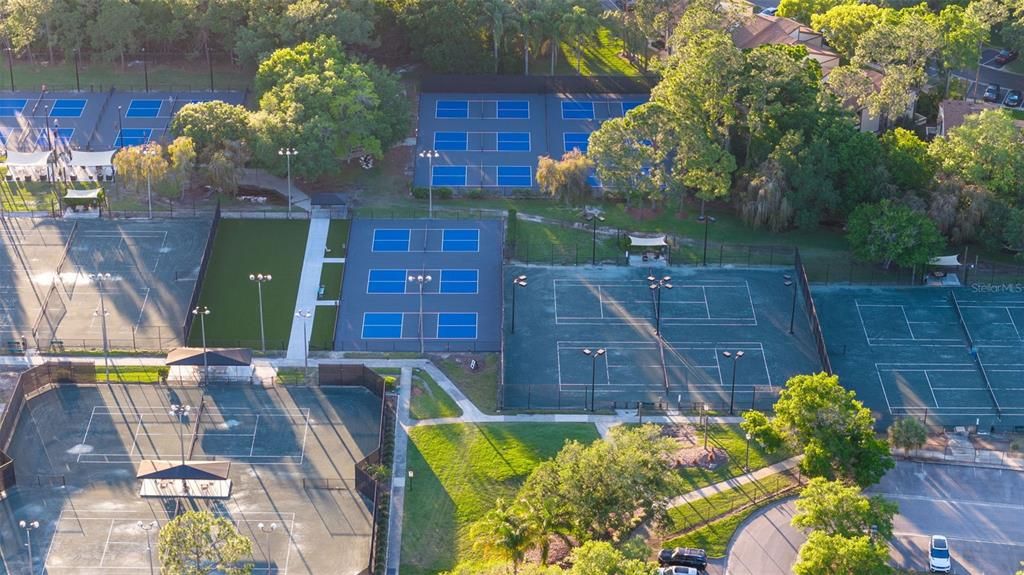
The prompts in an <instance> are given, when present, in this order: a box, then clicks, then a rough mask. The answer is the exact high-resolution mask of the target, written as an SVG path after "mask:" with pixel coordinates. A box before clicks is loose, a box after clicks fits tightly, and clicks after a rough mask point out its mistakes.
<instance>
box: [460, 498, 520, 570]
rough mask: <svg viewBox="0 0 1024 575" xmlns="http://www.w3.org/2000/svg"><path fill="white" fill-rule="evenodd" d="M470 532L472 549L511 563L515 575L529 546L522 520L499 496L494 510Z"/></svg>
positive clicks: (474, 525)
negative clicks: (489, 553)
mask: <svg viewBox="0 0 1024 575" xmlns="http://www.w3.org/2000/svg"><path fill="white" fill-rule="evenodd" d="M471 533H472V536H473V540H474V544H473V545H474V546H475V547H477V548H479V549H481V550H482V551H491V552H497V553H500V554H502V555H504V556H505V558H506V559H508V560H509V561H511V562H512V573H513V574H517V573H519V564H520V563H522V561H523V557H525V556H526V550H527V549H529V548H530V547H531V545H532V544H533V542H532V540H531V537H530V529H529V526H528V525H527V522H526V520H525V519H523V518H522V517H521V516H520V515H519V514H518V513H517V512H516V511H515V510H514V509H513V508H512V505H510V504H509V503H508V502H507V501H505V499H503V498H501V497H499V498H498V499H497V500H496V501H495V502H494V509H492V510H490V511H488V512H487V515H484V516H483V518H482V519H480V520H479V521H477V522H476V523H474V524H473V527H472V531H471Z"/></svg>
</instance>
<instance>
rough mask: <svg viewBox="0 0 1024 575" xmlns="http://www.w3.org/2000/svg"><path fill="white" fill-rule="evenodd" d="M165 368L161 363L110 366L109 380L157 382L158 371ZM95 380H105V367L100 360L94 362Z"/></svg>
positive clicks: (158, 379) (158, 378)
mask: <svg viewBox="0 0 1024 575" xmlns="http://www.w3.org/2000/svg"><path fill="white" fill-rule="evenodd" d="M166 369H167V368H166V367H164V366H162V365H141V366H138V365H135V366H125V365H122V366H116V365H111V366H110V381H119V382H127V383H157V382H159V381H160V372H161V371H163V370H166ZM96 381H106V368H105V367H104V366H103V363H102V362H97V364H96Z"/></svg>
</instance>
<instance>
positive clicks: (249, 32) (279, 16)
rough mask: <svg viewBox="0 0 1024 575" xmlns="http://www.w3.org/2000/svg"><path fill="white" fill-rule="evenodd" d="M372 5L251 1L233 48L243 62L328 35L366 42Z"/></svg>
mask: <svg viewBox="0 0 1024 575" xmlns="http://www.w3.org/2000/svg"><path fill="white" fill-rule="evenodd" d="M373 24H374V17H373V4H372V3H368V2H363V1H351V0H292V1H290V2H280V1H276V0H270V1H254V2H251V3H250V4H249V5H248V11H247V14H246V21H245V26H244V27H242V28H241V29H239V30H238V31H237V32H236V35H235V45H234V51H235V53H236V54H238V57H239V58H240V59H241V60H242V61H243V62H246V63H255V62H257V61H259V60H262V59H263V58H265V57H266V56H268V55H269V54H271V53H272V52H273V51H274V50H277V49H279V48H284V47H287V46H293V45H295V44H301V43H303V42H313V41H315V40H316V39H317V38H320V37H321V36H328V37H330V38H332V39H333V40H334V41H335V42H337V43H338V44H341V45H354V44H355V45H369V44H370V43H371V39H372V37H373Z"/></svg>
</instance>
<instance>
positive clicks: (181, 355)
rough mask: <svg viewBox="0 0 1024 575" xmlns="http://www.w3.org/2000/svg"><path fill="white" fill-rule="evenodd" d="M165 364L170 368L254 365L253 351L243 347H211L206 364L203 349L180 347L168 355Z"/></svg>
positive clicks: (207, 350) (207, 351)
mask: <svg viewBox="0 0 1024 575" xmlns="http://www.w3.org/2000/svg"><path fill="white" fill-rule="evenodd" d="M164 363H165V364H166V365H169V366H193V367H195V366H203V365H208V366H210V367H245V366H248V365H250V364H251V363H252V350H250V349H245V348H241V347H227V348H216V347H211V348H207V349H206V361H205V362H204V361H203V348H201V347H179V348H176V349H172V350H171V352H170V353H168V354H167V359H166V360H165V361H164Z"/></svg>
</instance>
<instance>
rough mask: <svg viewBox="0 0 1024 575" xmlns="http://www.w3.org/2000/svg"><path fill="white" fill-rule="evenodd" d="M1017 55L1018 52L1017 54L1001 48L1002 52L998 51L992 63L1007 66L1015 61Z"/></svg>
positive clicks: (1018, 53)
mask: <svg viewBox="0 0 1024 575" xmlns="http://www.w3.org/2000/svg"><path fill="white" fill-rule="evenodd" d="M1019 55H1020V52H1017V51H1016V50H1007V49H1006V48H1003V49H1002V50H1000V51H999V53H998V54H996V57H995V60H994V61H995V63H996V64H999V65H1000V66H1002V65H1003V64H1009V63H1010V62H1013V61H1014V60H1016V59H1017V56H1019Z"/></svg>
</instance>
